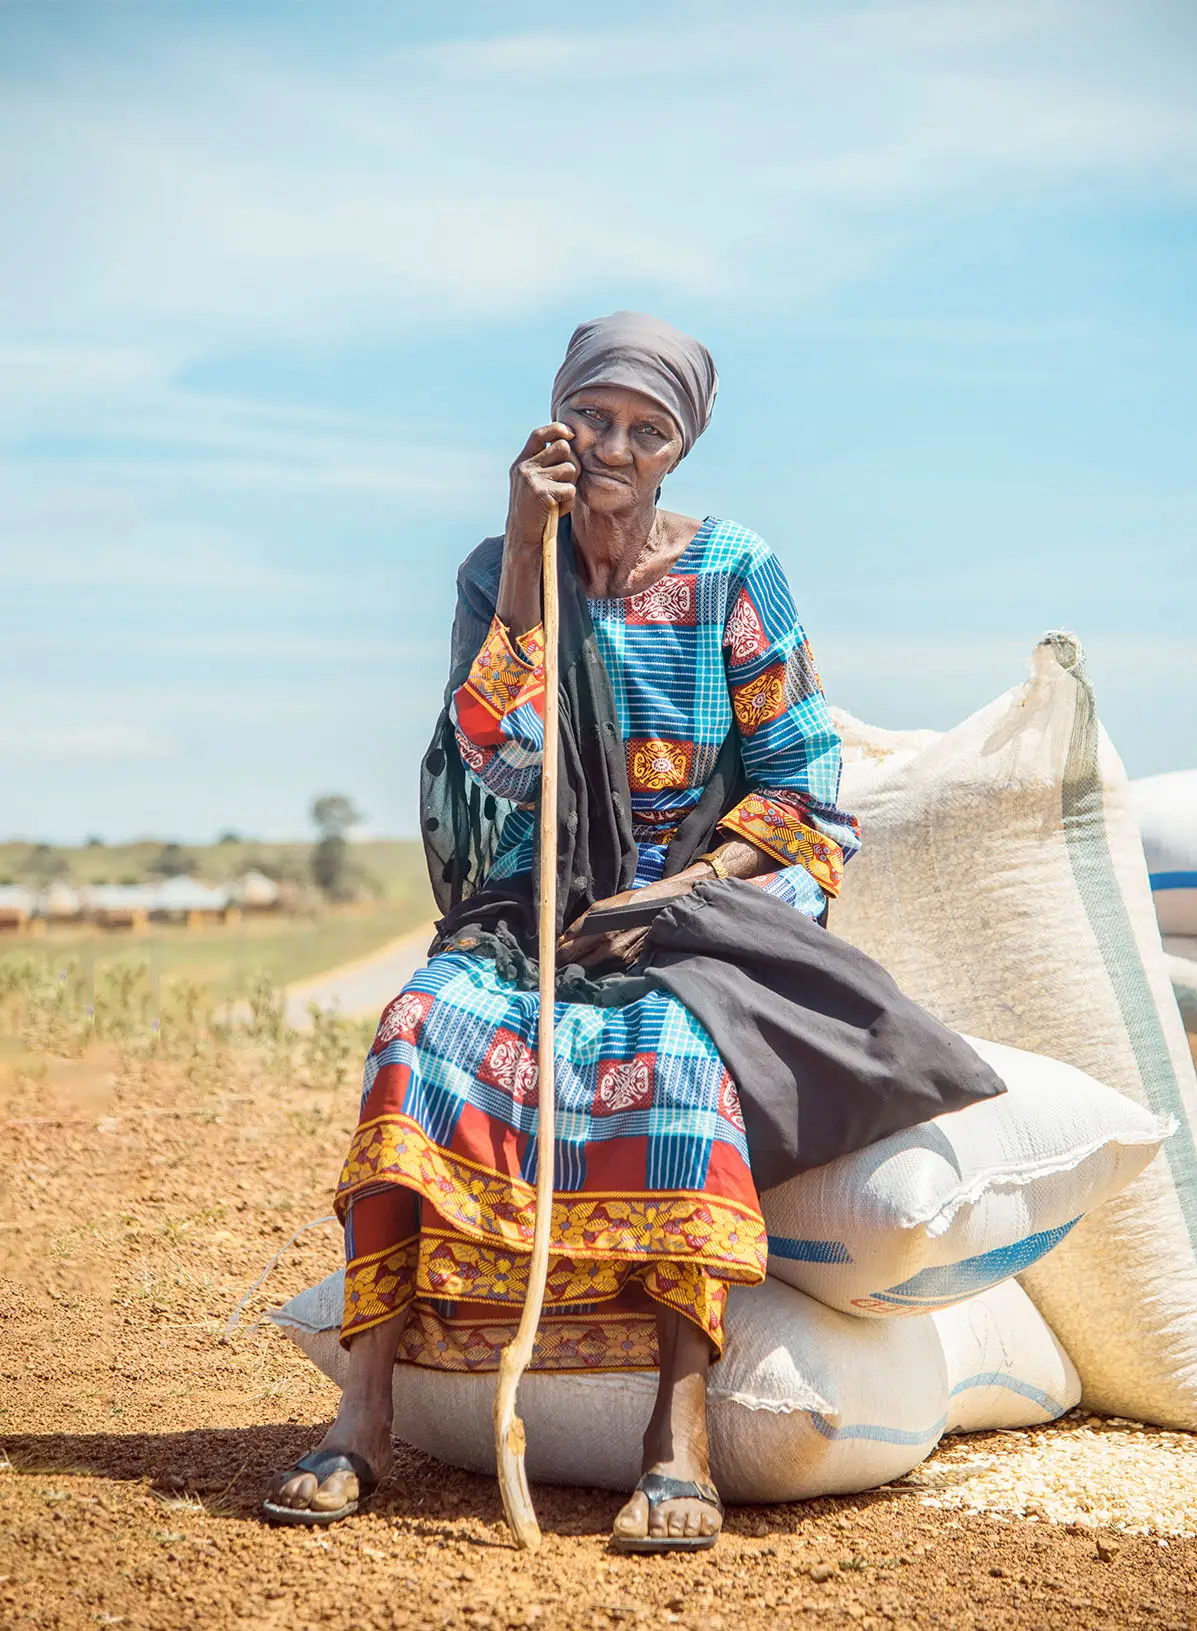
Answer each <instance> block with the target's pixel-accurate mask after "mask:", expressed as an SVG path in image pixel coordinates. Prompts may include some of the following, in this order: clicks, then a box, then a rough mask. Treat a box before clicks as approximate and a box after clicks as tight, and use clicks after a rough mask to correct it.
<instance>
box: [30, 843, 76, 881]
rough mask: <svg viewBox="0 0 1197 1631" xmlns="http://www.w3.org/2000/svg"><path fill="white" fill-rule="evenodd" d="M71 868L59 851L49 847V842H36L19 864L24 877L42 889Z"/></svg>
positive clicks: (64, 874)
mask: <svg viewBox="0 0 1197 1631" xmlns="http://www.w3.org/2000/svg"><path fill="white" fill-rule="evenodd" d="M70 870H71V866H70V862H69V861H68V860H67V858H66V856H65V855H63V854H62V853H61V851H59V850H56V849H51V847H50V845H49V844H37V845H35V846H34V848H33V849H31V850H30V852H29V854H28V855H27V856H26V857H25V860H24V862H23V864H22V866H21V871H22V872H23V873H24V874H25V875H26V877H28V878H31V879H32V880H33V882H34V883H36V884H39V885H40V886H41V887H42V888H43V889H44V888H45V886H46V885H47V884H48V883H53V882H54V879H55V878H64V877H65V876H66V874H67V873H68V872H69V871H70Z"/></svg>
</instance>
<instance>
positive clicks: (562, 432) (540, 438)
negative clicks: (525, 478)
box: [515, 420, 574, 464]
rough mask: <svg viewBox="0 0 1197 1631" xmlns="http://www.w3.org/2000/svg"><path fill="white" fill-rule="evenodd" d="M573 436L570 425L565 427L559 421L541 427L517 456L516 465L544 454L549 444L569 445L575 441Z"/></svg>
mask: <svg viewBox="0 0 1197 1631" xmlns="http://www.w3.org/2000/svg"><path fill="white" fill-rule="evenodd" d="M573 434H574V433H573V431H572V430H570V428H569V426H568V425H563V424H561V423H559V421H557V420H554V421H553V423H552V424H551V425H540V426H539V427H538V428H537V429H536V430H534V431H533V432H532V434H531V436H529V437H528V440H527V441H526V442H525V443H524V446H523V449H522V451H521V452H520V453H518V454H517V455H516V459H515V462H516V464H522V463H523V462H524V460H525V459H530V458H531V457H532V456H533V454H536V453H540V452H543V450H544V448H545V447H546V445H547V444H548V443H549V442H565V443H566V444H567V445H568V443H569V442H571V441H572V440H573Z"/></svg>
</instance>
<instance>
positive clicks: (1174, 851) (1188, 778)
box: [1130, 770, 1197, 940]
mask: <svg viewBox="0 0 1197 1631" xmlns="http://www.w3.org/2000/svg"><path fill="white" fill-rule="evenodd" d="M1130 788H1131V798H1132V800H1133V801H1134V809H1135V815H1136V816H1137V817H1138V820H1139V834H1140V836H1141V838H1142V840H1143V853H1144V855H1145V856H1146V858H1147V873H1148V876H1149V878H1150V879H1151V898H1152V900H1153V901H1154V902H1155V915H1156V919H1157V921H1158V923H1159V926H1160V933H1161V934H1162V935H1168V936H1177V937H1183V938H1185V939H1190V940H1191V939H1193V938H1194V937H1197V770H1173V771H1168V772H1166V773H1165V774H1164V775H1162V776H1144V777H1143V778H1142V779H1141V780H1139V781H1133V782H1132V783H1131V784H1130Z"/></svg>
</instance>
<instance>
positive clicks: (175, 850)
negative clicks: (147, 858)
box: [146, 844, 195, 878]
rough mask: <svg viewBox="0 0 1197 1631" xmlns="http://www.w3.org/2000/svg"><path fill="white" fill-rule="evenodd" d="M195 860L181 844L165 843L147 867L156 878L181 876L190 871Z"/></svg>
mask: <svg viewBox="0 0 1197 1631" xmlns="http://www.w3.org/2000/svg"><path fill="white" fill-rule="evenodd" d="M194 865H195V862H194V861H193V860H192V858H191V856H190V855H188V853H187V851H186V850H185V849H184V848H183V846H182V845H181V844H163V846H162V848H161V849H160V850H159V851H158V853H157V855H155V856H154V858H153V860H152V861H151V862H150V863H149V865H148V866H147V867H146V871H147V872H148V873H150V875H151V876H152V877H155V878H180V877H182V876H183V874H184V873H187V872H190V871H191V869H192V867H193V866H194Z"/></svg>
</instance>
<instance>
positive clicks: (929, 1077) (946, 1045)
mask: <svg viewBox="0 0 1197 1631" xmlns="http://www.w3.org/2000/svg"><path fill="white" fill-rule="evenodd" d="M502 553H503V540H502V539H501V538H488V539H486V540H485V541H484V542H483V543H482V544H480V545H479V546H478V548H477V549H476V550H475V551H474V552H473V554H472V555H470V556H469V558H468V559H467V560H466V561H465V563H464V564H463V566H462V568H461V570H460V572H459V574H458V602H457V615H456V618H455V620H454V625H453V640H452V647H451V654H450V672H449V681H448V685H447V687H446V691H445V706H444V708H443V709H442V712H441V715H440V718H439V719H438V721H437V726H436V731H435V733H434V735H433V739H432V742H431V744H430V746H429V748H428V751H427V753H426V754H425V756H424V760H423V765H422V773H421V789H420V793H421V798H420V817H421V827H422V833H423V839H424V848H425V853H426V856H427V860H428V871H429V877H430V880H431V883H432V889H433V894H434V896H435V899H436V902H437V905H438V907H439V908H440V910H441V911H442V913H443V914H444V915H443V917H442V918H441V920H440V922H439V923H438V924H437V937H436V939H435V941H434V942H433V945H432V948H431V949H432V951H433V953H436V952H441V951H447V950H450V949H453V950H460V951H469V952H471V953H473V954H475V955H483V956H489V957H492V958H493V959H494V961H495V963H496V966H497V968H498V970H499V972H500V974H502V975H503V976H504V977H505V978H506V979H508V980H510V981H511V982H512V983H513V984H515V985H517V986H520V987H522V988H523V989H525V990H534V989H535V988H536V985H537V981H538V968H537V963H536V928H537V923H536V900H537V898H538V891H539V877H538V875H537V864H536V863H534V866H533V872H532V875H531V876H529V875H527V874H525V875H524V876H522V877H520V878H513V879H510V880H501V881H496V882H494V883H487V882H486V877H487V872H488V870H489V868H490V866H491V863H492V862H493V860H494V856H495V853H496V850H497V847H498V842H499V836H500V833H501V830H502V825H503V822H504V820H505V819H506V817H507V815H508V814H509V813H510V811H511V809H512V806H511V805H510V804H508V803H506V802H505V801H504V800H502V799H499V798H497V797H495V795H493V794H490V793H487V792H486V791H485V790H484V789H482V788H481V787H480V786H479V785H478V783H477V782H475V781H474V780H473V779H472V778H471V777H470V776H469V775H468V773H467V771H466V768H465V765H464V763H463V762H462V759H461V755H460V753H459V751H458V747H457V740H456V735H455V732H454V728H453V722H452V719H451V717H450V713H449V704H450V702H451V699H452V697H453V694H454V692H455V691H456V690H457V689H458V687H459V686H461V685H462V684H463V683H464V682H465V680H466V678H467V676H468V674H469V672H470V668H471V666H472V665H473V661H474V658H475V657H476V656H477V654H478V652H479V650H480V649H481V647H482V644H483V641H484V640H485V638H486V635H487V632H488V630H489V629H490V626H491V622H492V620H493V618H494V614H495V607H496V604H497V601H498V586H499V573H500V569H501V566H502ZM558 562H559V564H558V582H559V592H560V606H561V639H560V682H559V706H560V727H561V728H560V755H559V771H558V776H559V797H558V863H557V927H558V932H560V930H561V929H562V928H563V927H564V926H565V925H566V924H569V923H572V922H574V921H575V919H576V918H578V917H579V916H580V915H581V914H582V913H583V912H585V911H586V910H587V909H588V908H589V907H591V906H592V905H594V903H595V902H596V901H600V900H604V899H606V898H608V897H609V896H611V895H616V894H619V893H621V892H622V891H624V890H627V889H630V888H631V887H632V883H633V880H634V878H635V874H636V861H637V849H636V842H635V839H634V837H633V834H632V815H631V795H630V793H629V789H628V779H627V766H626V760H625V756H624V743H623V738H622V735H621V733H620V729H619V722H618V716H617V713H616V709H615V698H614V695H613V693H612V689H611V681H610V677H609V675H608V674H607V670H606V667H605V666H604V664H603V660H602V656H601V654H600V652H599V650H598V645H597V641H596V639H595V633H594V625H593V623H592V621H591V617H590V609H589V606H588V605H587V601H586V596H585V593H584V591H583V589H582V585H581V583H580V581H579V578H578V574H577V570H576V567H575V563H574V552H573V547H572V540H571V536H570V528H569V518H568V517H563V518H562V522H561V528H560V535H559V539H558ZM747 791H748V787H747V783H746V782H745V780H744V772H743V763H742V759H741V754H740V744H739V738H738V736H737V733H736V729H735V727H734V726H733V727H732V729H731V731H730V732H729V733H728V736H727V739H726V740H725V742H724V743H723V746H722V748H721V750H720V753H719V755H718V759H717V762H716V765H715V770H714V772H713V774H712V775H711V778H710V780H709V781H708V782H707V785H706V787H705V789H704V790H703V793H702V796H701V798H700V799H699V802H698V803H697V805H696V806H695V807H694V809H693V810H691V811H689V812H688V813H687V815H686V817H685V818H684V820H683V821H682V823H681V824H680V826H679V827H678V829H677V832H676V834H675V836H674V838H673V840H672V841H671V843H670V844H669V847H668V850H667V852H666V857H665V869H664V876H665V877H672V876H674V875H675V874H676V873H678V872H681V871H683V870H684V869H685V868H686V867H688V866H689V865H690V864H691V863H692V862H693V861H694V860H695V859H696V858H697V857H698V856H699V855H701V854H703V853H704V851H706V850H707V849H709V848H710V847H711V844H712V842H713V841H714V840H715V833H716V828H717V827H718V825H719V822H720V820H721V819H722V817H723V816H724V815H725V814H726V813H727V811H728V810H730V809H732V808H733V807H734V806H735V805H736V804H738V803H739V802H740V800H741V799H742V798H743V797H744V795H745V794H746V792H747ZM654 988H655V989H661V990H665V991H668V992H670V993H671V994H672V995H673V996H675V997H676V998H677V999H678V1001H679V1002H681V1003H683V1004H684V1005H685V1007H687V1008H688V1009H689V1010H690V1012H691V1013H692V1014H694V1016H695V1017H696V1018H697V1019H698V1020H699V1021H700V1023H701V1024H702V1025H703V1026H704V1027H705V1029H706V1030H707V1032H708V1033H709V1034H710V1036H711V1038H712V1040H713V1041H714V1043H715V1046H716V1047H717V1049H718V1050H719V1054H720V1057H721V1058H722V1059H723V1062H724V1064H725V1065H726V1066H727V1069H728V1071H729V1073H730V1074H731V1077H732V1079H733V1081H734V1082H735V1084H736V1088H737V1090H738V1093H739V1098H740V1106H741V1110H742V1112H743V1115H744V1125H745V1133H746V1137H747V1140H748V1150H749V1157H750V1161H751V1166H752V1174H753V1179H754V1182H755V1183H756V1185H757V1188H758V1189H759V1190H763V1189H770V1188H772V1187H773V1186H774V1185H776V1184H779V1183H784V1182H785V1181H786V1179H787V1178H791V1177H793V1176H794V1175H795V1174H796V1173H799V1172H803V1171H806V1170H807V1168H809V1167H814V1166H820V1165H822V1164H823V1163H824V1162H826V1161H831V1160H834V1159H835V1157H836V1156H839V1155H845V1154H847V1153H849V1152H850V1151H852V1150H857V1149H861V1148H863V1147H864V1146H865V1145H866V1144H871V1143H873V1142H874V1141H875V1140H877V1139H878V1138H884V1137H886V1136H887V1135H888V1134H890V1133H894V1132H898V1131H901V1130H902V1129H903V1128H906V1127H910V1126H913V1125H915V1124H916V1123H918V1122H921V1121H926V1120H928V1119H929V1118H930V1117H931V1116H935V1115H940V1114H942V1113H944V1112H945V1111H949V1110H958V1109H962V1108H963V1107H964V1106H965V1105H968V1104H972V1103H974V1102H976V1101H977V1100H980V1099H987V1098H992V1097H994V1096H995V1095H996V1094H999V1093H1002V1092H1004V1091H1005V1089H1004V1087H1003V1084H1002V1082H1001V1080H1000V1078H999V1077H998V1076H997V1075H996V1074H995V1073H994V1071H993V1070H992V1069H991V1068H990V1067H989V1066H988V1065H987V1064H985V1062H984V1061H983V1060H982V1059H981V1058H980V1057H979V1056H978V1055H977V1054H976V1053H974V1052H973V1050H972V1049H971V1048H970V1047H969V1046H968V1044H967V1043H966V1042H964V1041H962V1039H961V1038H960V1037H959V1036H957V1035H956V1034H955V1033H954V1032H952V1031H949V1030H948V1029H947V1028H946V1027H945V1026H943V1025H941V1024H940V1023H939V1021H938V1020H936V1019H934V1018H933V1017H932V1015H930V1014H929V1013H927V1011H926V1010H925V1009H923V1008H920V1007H919V1006H918V1004H917V1003H914V1002H912V1001H911V999H910V998H908V997H906V996H904V995H903V994H902V992H901V991H900V990H899V989H898V987H897V986H896V985H895V984H894V982H893V980H892V979H891V978H890V976H889V975H888V974H887V973H886V972H885V970H884V969H883V968H881V967H880V966H879V965H878V964H877V963H875V962H874V961H873V960H872V959H871V958H870V957H867V956H866V955H865V954H864V953H863V952H861V951H859V950H857V948H856V947H854V946H851V945H849V944H848V942H847V941H844V940H840V939H839V938H837V936H835V935H834V934H831V933H829V932H828V931H827V930H825V929H823V928H821V927H819V926H818V925H817V924H814V923H812V922H811V921H810V919H809V918H807V917H805V916H803V914H802V913H801V912H799V911H797V910H796V909H795V908H794V907H792V906H790V905H788V904H787V903H786V902H785V901H782V900H779V899H778V898H777V897H776V896H773V895H768V894H766V893H765V892H764V891H763V890H761V889H760V888H758V887H756V886H755V885H752V884H749V883H745V882H742V881H740V880H738V879H726V880H720V881H717V882H710V883H705V882H704V883H701V884H699V885H698V886H697V888H696V889H694V890H693V891H692V892H691V893H690V894H689V895H685V896H682V897H679V898H678V899H677V900H673V901H670V902H669V903H668V904H667V905H666V906H664V907H663V909H662V910H661V911H660V913H659V914H658V915H657V917H656V918H655V920H654V922H653V924H652V926H651V928H650V929H649V932H648V938H647V941H646V945H645V950H644V953H643V955H642V957H641V960H640V961H639V962H638V963H637V964H636V965H635V966H634V967H633V968H631V969H629V970H626V971H625V970H623V969H613V970H611V971H610V972H607V973H603V972H602V971H588V970H584V969H581V968H578V967H576V966H574V967H567V968H564V969H560V970H558V974H557V994H558V997H559V998H560V999H561V1000H562V1001H565V1002H589V1003H594V1004H596V1005H598V1006H602V1007H619V1006H622V1005H623V1004H624V1003H627V1002H630V1001H634V1000H635V999H636V998H637V997H638V996H641V995H643V994H644V993H645V992H646V991H648V990H650V989H654Z"/></svg>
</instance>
